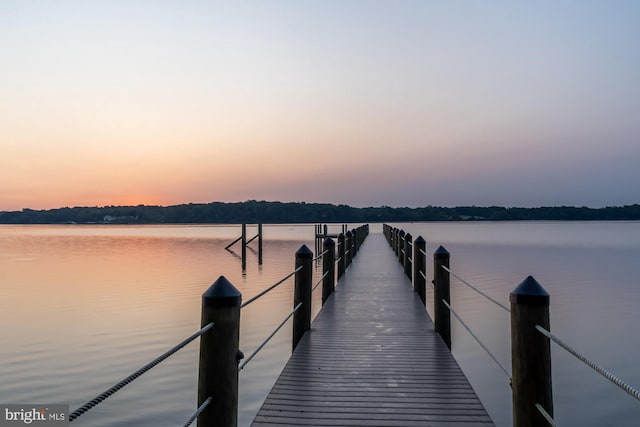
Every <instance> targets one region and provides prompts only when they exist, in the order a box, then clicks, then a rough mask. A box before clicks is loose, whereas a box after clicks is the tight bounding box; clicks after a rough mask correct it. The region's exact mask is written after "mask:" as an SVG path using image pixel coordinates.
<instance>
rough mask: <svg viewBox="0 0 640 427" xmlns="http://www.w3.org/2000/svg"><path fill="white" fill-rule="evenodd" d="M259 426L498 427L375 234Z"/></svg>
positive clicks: (264, 408) (288, 367)
mask: <svg viewBox="0 0 640 427" xmlns="http://www.w3.org/2000/svg"><path fill="white" fill-rule="evenodd" d="M360 251H361V252H360V253H359V254H358V257H357V258H355V259H354V261H353V264H352V266H351V267H350V268H349V269H348V270H347V272H346V273H345V276H344V277H342V278H341V279H340V281H339V282H338V285H337V287H336V291H335V292H334V293H333V294H332V295H331V296H330V297H329V299H328V300H327V302H326V304H325V305H324V306H323V308H322V310H321V311H320V313H319V314H318V316H317V317H316V319H315V320H314V321H313V323H312V325H311V330H310V331H308V332H307V333H305V335H304V337H303V338H302V340H301V341H300V343H299V344H298V346H297V348H296V350H295V352H294V353H293V355H292V356H291V358H290V359H289V361H288V363H287V364H286V366H285V368H284V369H283V371H282V373H281V374H280V377H279V378H278V380H277V381H276V383H275V385H274V386H273V389H272V390H271V392H270V393H269V395H268V396H267V398H266V399H265V401H264V403H263V405H262V407H261V408H260V411H259V412H258V414H257V415H256V418H255V420H254V422H253V424H252V426H255V427H260V426H403V427H410V426H467V427H468V426H472V425H473V426H492V425H493V422H492V421H491V419H490V418H489V416H488V414H487V412H486V410H485V409H484V407H483V405H482V403H481V402H480V400H479V399H478V397H477V395H476V394H475V392H474V391H473V389H472V387H471V385H470V384H469V381H468V380H467V378H466V377H465V376H464V374H463V373H462V371H461V370H460V367H459V366H458V364H457V362H456V361H455V359H454V358H453V356H452V355H451V353H450V352H449V350H448V348H447V346H446V345H445V344H444V342H443V341H442V339H441V338H440V336H439V335H438V334H437V333H435V332H434V330H433V323H432V321H431V319H430V318H429V316H428V315H427V312H426V310H425V308H424V306H423V305H422V304H421V301H420V299H419V298H418V296H417V295H416V293H415V292H413V289H412V287H411V283H410V281H409V280H408V279H407V277H406V276H405V275H404V273H403V271H402V267H401V266H400V265H399V264H398V262H397V258H396V257H395V254H394V253H393V251H392V250H391V249H390V248H389V246H388V245H387V243H386V241H385V239H384V237H383V235H382V234H371V235H370V236H369V237H368V238H367V239H366V241H365V242H364V244H363V245H362V248H361V249H360Z"/></svg>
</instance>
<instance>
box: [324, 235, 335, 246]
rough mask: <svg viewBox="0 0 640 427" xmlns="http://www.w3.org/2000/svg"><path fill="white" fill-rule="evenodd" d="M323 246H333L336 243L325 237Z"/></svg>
mask: <svg viewBox="0 0 640 427" xmlns="http://www.w3.org/2000/svg"><path fill="white" fill-rule="evenodd" d="M324 245H325V246H335V245H336V242H334V241H333V239H332V238H331V237H327V238H326V239H324Z"/></svg>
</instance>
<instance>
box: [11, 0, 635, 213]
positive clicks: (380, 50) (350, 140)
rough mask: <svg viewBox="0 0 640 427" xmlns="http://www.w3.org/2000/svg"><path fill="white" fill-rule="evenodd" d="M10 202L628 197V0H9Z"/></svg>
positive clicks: (631, 151)
mask: <svg viewBox="0 0 640 427" xmlns="http://www.w3.org/2000/svg"><path fill="white" fill-rule="evenodd" d="M0 17H2V21H3V23H2V25H0V46H2V51H3V57H2V59H0V61H1V66H0V129H2V131H1V132H0V149H1V156H0V211H8V210H20V209H23V208H31V209H49V208H57V207H64V206H106V205H138V204H147V205H164V206H166V205H173V204H181V203H189V202H193V203H206V202H212V201H223V202H234V201H244V200H250V199H256V200H281V201H307V202H328V203H335V204H339V203H344V204H348V205H352V206H380V205H390V206H413V207H416V206H426V205H437V206H455V205H503V206H542V205H576V206H582V205H587V206H593V207H599V206H606V205H624V204H633V203H637V202H638V201H639V200H640V190H639V188H640V186H639V185H638V184H640V182H639V181H640V179H639V178H638V174H637V171H636V169H637V159H638V158H639V156H640V144H638V143H637V139H638V135H639V134H640V117H638V111H640V89H638V85H637V70H638V69H640V51H639V50H638V46H637V43H635V41H636V40H638V39H640V29H639V28H638V26H637V25H636V23H637V21H638V19H640V5H638V4H635V3H619V4H617V5H616V6H615V7H612V6H611V5H608V4H604V3H599V2H587V3H580V4H577V3H571V2H569V3H562V4H556V3H549V4H544V5H541V4H536V3H526V4H503V3H498V2H484V3H473V4H471V3H469V4H461V5H453V4H447V3H444V4H440V3H433V2H401V3H396V2H376V3H370V2H365V1H355V2H349V3H347V4H345V3H342V2H334V1H329V2H305V3H298V2H278V3H264V2H249V3H243V4H237V3H234V2H214V3H211V4H209V3H206V2H199V1H186V2H180V3H178V2H160V3H157V4H154V5H153V6H151V5H150V4H147V3H145V2H141V3H139V2H135V3H126V2H116V3H113V2H91V3H86V2H80V1H65V2H62V3H58V2H55V3H47V4H37V5H36V4H35V3H31V2H20V1H13V0H12V1H8V2H3V4H2V5H0Z"/></svg>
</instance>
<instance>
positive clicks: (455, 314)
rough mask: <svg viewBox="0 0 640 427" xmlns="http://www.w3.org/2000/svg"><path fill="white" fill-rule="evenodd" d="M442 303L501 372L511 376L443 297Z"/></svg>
mask: <svg viewBox="0 0 640 427" xmlns="http://www.w3.org/2000/svg"><path fill="white" fill-rule="evenodd" d="M442 303H443V304H444V305H445V306H446V307H447V308H448V309H449V311H450V312H451V314H453V315H454V316H455V317H456V319H458V321H459V322H460V323H461V324H462V326H464V328H465V329H466V330H467V332H469V334H471V336H472V337H473V339H475V340H476V341H477V343H478V344H480V347H482V348H483V349H484V351H486V352H487V354H488V355H489V357H491V359H493V361H494V362H496V364H497V365H498V367H500V369H501V370H502V372H504V373H505V375H506V376H507V378H511V373H510V372H509V371H508V370H507V368H505V367H504V366H503V365H502V363H500V362H499V361H498V359H497V358H496V357H495V356H494V355H493V353H491V351H489V349H488V348H487V346H485V345H484V344H483V343H482V341H480V338H478V337H477V336H476V334H474V333H473V331H472V330H471V328H469V326H467V324H466V323H465V322H464V320H462V319H461V318H460V316H458V313H456V312H455V311H454V309H453V308H451V306H450V305H449V303H447V301H445V300H444V299H443V300H442Z"/></svg>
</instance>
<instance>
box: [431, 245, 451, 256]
mask: <svg viewBox="0 0 640 427" xmlns="http://www.w3.org/2000/svg"><path fill="white" fill-rule="evenodd" d="M433 256H434V257H435V258H447V257H449V251H448V250H446V249H445V248H444V246H440V247H439V248H438V249H436V251H435V252H434V253H433Z"/></svg>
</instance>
